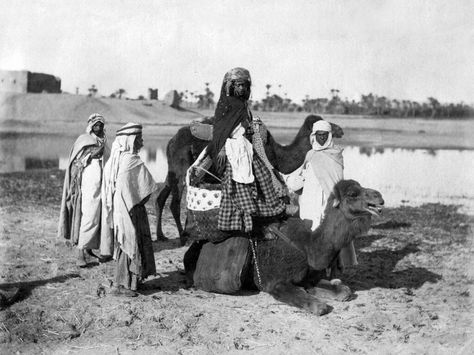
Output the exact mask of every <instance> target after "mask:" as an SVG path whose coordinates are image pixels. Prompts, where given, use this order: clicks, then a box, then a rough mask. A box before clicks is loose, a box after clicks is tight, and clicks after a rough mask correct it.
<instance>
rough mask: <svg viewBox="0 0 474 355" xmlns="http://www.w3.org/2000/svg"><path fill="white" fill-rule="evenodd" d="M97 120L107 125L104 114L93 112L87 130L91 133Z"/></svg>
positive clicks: (88, 120)
mask: <svg viewBox="0 0 474 355" xmlns="http://www.w3.org/2000/svg"><path fill="white" fill-rule="evenodd" d="M97 122H102V124H103V125H105V118H104V116H102V115H101V114H100V113H93V114H92V115H90V116H89V118H88V119H87V128H86V132H87V133H89V134H90V133H91V132H92V127H94V125H95V124H96V123H97Z"/></svg>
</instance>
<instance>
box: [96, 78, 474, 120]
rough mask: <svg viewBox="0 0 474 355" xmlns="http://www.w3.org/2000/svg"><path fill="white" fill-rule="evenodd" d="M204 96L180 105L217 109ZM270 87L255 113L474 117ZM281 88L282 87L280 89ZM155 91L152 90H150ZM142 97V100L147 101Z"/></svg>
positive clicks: (184, 98)
mask: <svg viewBox="0 0 474 355" xmlns="http://www.w3.org/2000/svg"><path fill="white" fill-rule="evenodd" d="M205 85H206V86H205V89H204V93H202V94H198V93H195V92H190V91H188V90H185V91H182V92H179V94H178V96H179V97H178V100H179V105H181V106H183V107H189V108H192V107H193V108H199V109H214V107H215V104H216V102H215V95H214V93H213V92H212V91H211V89H210V88H209V83H205ZM270 87H271V85H270V84H267V85H266V88H267V92H266V97H265V98H264V99H262V100H260V101H258V100H253V101H250V105H251V107H252V109H253V110H255V111H270V112H307V113H315V114H338V115H368V116H379V117H426V118H465V117H474V107H472V106H470V105H467V104H465V103H463V102H460V103H440V102H439V101H438V100H437V99H435V98H434V97H428V98H427V100H426V101H425V102H417V101H411V100H398V99H389V98H387V97H385V96H378V95H374V94H372V93H370V94H368V95H361V97H360V100H358V101H356V100H348V99H345V100H342V99H341V98H340V96H339V90H337V89H332V90H331V95H330V96H331V98H316V99H314V98H311V97H309V95H306V98H304V99H303V100H302V104H298V103H296V102H293V100H292V99H290V98H287V97H286V96H287V95H286V94H285V97H281V96H279V95H276V94H271V93H270ZM280 87H281V85H280ZM149 90H152V89H149ZM155 91H156V93H155V96H154V97H153V98H154V99H157V95H158V92H157V91H158V90H155ZM96 92H97V89H96V87H95V85H92V88H90V89H89V95H90V96H94V95H95V93H96ZM125 93H126V91H125V90H124V89H118V90H117V91H116V92H114V93H113V94H111V95H110V97H114V98H115V97H116V98H119V99H120V98H121V97H122V95H123V94H125ZM144 99H145V97H144V96H142V95H140V96H139V97H138V100H144Z"/></svg>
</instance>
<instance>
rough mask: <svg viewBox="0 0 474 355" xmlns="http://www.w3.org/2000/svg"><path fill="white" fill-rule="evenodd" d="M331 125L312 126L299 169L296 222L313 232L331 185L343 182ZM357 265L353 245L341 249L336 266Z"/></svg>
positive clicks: (321, 218)
mask: <svg viewBox="0 0 474 355" xmlns="http://www.w3.org/2000/svg"><path fill="white" fill-rule="evenodd" d="M331 130H332V128H331V124H330V123H329V122H327V121H324V120H321V121H317V122H315V123H314V124H313V129H312V133H311V134H310V142H311V145H312V149H311V150H310V151H309V152H308V153H307V154H306V158H305V165H304V168H303V180H304V183H303V190H302V193H301V196H300V198H299V205H300V218H301V219H303V220H309V221H310V223H311V230H313V231H314V230H316V228H317V227H318V226H319V225H320V223H321V221H322V220H323V218H324V211H325V209H326V205H327V201H328V198H329V195H330V194H331V193H332V191H333V188H334V185H336V183H337V182H338V181H340V180H342V179H343V178H344V159H343V155H342V152H343V149H342V148H340V147H338V146H336V145H334V142H333V139H332V133H331ZM353 265H357V256H356V253H355V249H354V243H353V242H351V243H350V244H349V245H348V246H347V247H345V248H343V249H342V250H341V252H340V255H339V266H340V268H341V269H342V270H343V269H344V267H347V266H353Z"/></svg>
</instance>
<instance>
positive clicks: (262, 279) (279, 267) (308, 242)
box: [184, 180, 384, 315]
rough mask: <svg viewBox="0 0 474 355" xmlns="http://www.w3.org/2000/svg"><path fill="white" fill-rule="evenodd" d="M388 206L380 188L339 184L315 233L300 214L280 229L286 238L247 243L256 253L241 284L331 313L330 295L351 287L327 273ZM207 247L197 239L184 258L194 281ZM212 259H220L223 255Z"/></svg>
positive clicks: (342, 295) (344, 295) (343, 294)
mask: <svg viewBox="0 0 474 355" xmlns="http://www.w3.org/2000/svg"><path fill="white" fill-rule="evenodd" d="M383 204H384V200H383V198H382V195H381V194H380V192H378V191H376V190H372V189H367V188H364V187H362V186H361V185H360V184H359V183H358V182H357V181H354V180H342V181H340V182H338V183H337V184H336V185H335V187H334V191H333V193H332V194H331V196H330V198H329V201H328V205H327V208H326V210H325V217H324V219H323V221H322V222H321V225H320V226H319V227H318V228H317V229H316V230H315V231H314V232H312V231H311V230H310V229H309V228H308V227H307V225H306V224H305V222H304V221H302V220H300V219H299V218H290V219H288V221H287V223H286V224H285V225H284V226H283V227H282V228H281V230H280V231H281V232H282V233H283V234H284V237H283V236H280V237H279V238H278V239H276V240H270V241H259V242H258V243H256V244H257V245H256V246H255V244H253V245H252V244H251V243H252V242H250V243H247V246H246V247H247V248H248V245H251V246H252V247H253V248H254V250H253V251H254V252H255V254H254V256H253V257H252V258H247V260H246V264H247V265H246V269H247V270H251V272H247V273H246V272H242V273H241V274H240V281H241V282H240V284H241V285H253V286H254V287H255V286H256V287H257V288H258V289H259V290H260V291H264V292H267V293H269V294H271V295H272V296H273V297H274V298H275V299H277V300H279V301H281V302H284V303H287V304H290V305H293V306H296V307H299V308H303V309H305V310H308V311H310V312H313V313H315V314H317V315H323V314H325V313H327V312H329V310H330V306H328V305H327V303H325V301H326V300H327V299H335V300H341V301H342V300H347V299H348V298H349V296H350V295H351V291H350V289H349V288H348V287H347V286H344V285H340V284H332V283H331V282H329V281H327V280H323V277H324V276H323V275H324V274H325V272H324V271H325V269H326V268H328V267H329V266H331V265H334V262H335V261H336V258H337V256H338V254H339V252H340V250H341V249H342V248H343V247H345V246H347V245H348V244H349V242H350V241H352V240H354V238H356V237H357V236H360V235H362V234H364V233H366V232H367V231H368V230H369V228H370V224H371V216H372V215H376V216H378V215H380V214H381V211H382V207H383ZM234 238H239V237H234ZM201 247H202V245H201V246H199V242H194V243H193V244H192V245H191V246H190V248H189V249H188V251H187V252H186V254H185V256H184V266H185V269H186V273H187V274H188V276H190V277H193V276H194V280H196V275H193V273H194V271H195V270H196V265H197V264H198V262H199V257H200V255H201V256H202V254H200V250H201ZM233 254H234V253H232V252H231V253H229V254H228V255H233ZM235 254H238V253H237V252H236V253H235ZM249 254H253V253H251V252H249ZM207 255H208V257H209V254H207ZM210 257H211V258H216V260H217V259H218V258H222V257H223V256H222V255H211V256H210ZM230 257H232V256H230ZM251 264H253V265H251ZM244 269H245V268H243V269H242V270H244ZM204 272H209V273H212V272H213V270H209V271H204ZM211 279H212V278H211ZM216 282H218V281H216ZM195 286H196V287H199V285H195ZM207 291H208V290H207Z"/></svg>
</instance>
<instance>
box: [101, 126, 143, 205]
mask: <svg viewBox="0 0 474 355" xmlns="http://www.w3.org/2000/svg"><path fill="white" fill-rule="evenodd" d="M141 133H142V125H140V124H138V123H132V122H130V123H127V124H126V125H125V126H123V127H122V128H120V129H119V130H117V133H116V135H117V137H116V138H115V140H114V142H113V143H112V149H111V152H110V158H109V160H108V162H107V164H106V167H105V169H104V183H105V186H106V190H105V204H106V206H107V208H109V209H110V208H112V205H113V196H114V192H115V181H116V180H117V173H118V169H119V160H120V155H121V154H122V153H123V152H129V153H131V154H134V152H133V145H134V144H135V138H137V135H138V134H141Z"/></svg>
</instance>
